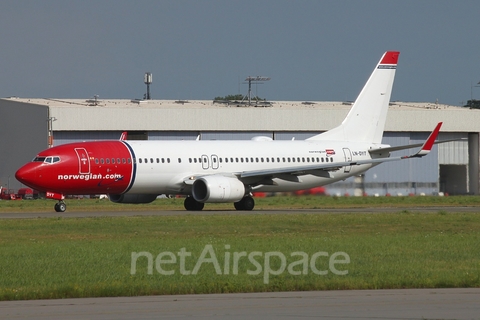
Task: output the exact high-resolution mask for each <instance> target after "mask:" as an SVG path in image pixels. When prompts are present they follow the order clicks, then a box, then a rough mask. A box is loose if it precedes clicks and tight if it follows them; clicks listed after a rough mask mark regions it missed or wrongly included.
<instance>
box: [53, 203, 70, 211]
mask: <svg viewBox="0 0 480 320" xmlns="http://www.w3.org/2000/svg"><path fill="white" fill-rule="evenodd" d="M54 208H55V211H56V212H65V211H66V210H67V205H66V204H65V202H57V203H55V207H54Z"/></svg>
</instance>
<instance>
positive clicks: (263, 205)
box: [0, 196, 480, 214]
mask: <svg viewBox="0 0 480 320" xmlns="http://www.w3.org/2000/svg"><path fill="white" fill-rule="evenodd" d="M255 202H256V205H255V210H274V209H318V208H367V207H377V208H378V207H384V208H387V207H398V208H400V207H412V206H415V207H432V206H478V207H480V196H450V197H434V196H427V197H409V196H406V197H330V196H301V197H296V196H276V197H267V198H255ZM66 203H67V214H68V212H69V211H122V210H123V211H132V210H141V211H148V210H184V208H183V199H181V198H178V199H158V200H156V201H154V202H152V203H148V204H117V203H113V202H110V201H109V200H107V199H102V200H99V199H67V200H66ZM54 204H55V201H53V200H18V201H11V200H5V201H0V212H52V211H53V205H54ZM232 209H233V205H232V204H231V203H207V204H206V205H205V210H232Z"/></svg>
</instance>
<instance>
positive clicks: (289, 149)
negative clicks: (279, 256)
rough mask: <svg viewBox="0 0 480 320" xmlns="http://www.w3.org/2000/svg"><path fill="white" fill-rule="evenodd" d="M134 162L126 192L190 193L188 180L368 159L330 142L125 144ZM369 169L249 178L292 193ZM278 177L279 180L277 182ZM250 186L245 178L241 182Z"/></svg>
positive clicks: (358, 147) (355, 148)
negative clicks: (266, 180) (268, 180)
mask: <svg viewBox="0 0 480 320" xmlns="http://www.w3.org/2000/svg"><path fill="white" fill-rule="evenodd" d="M127 143H128V144H129V145H130V146H131V148H132V150H133V151H134V156H135V159H136V178H135V182H134V184H133V186H132V188H131V189H130V191H129V193H149V194H151V193H156V194H169V193H175V194H182V193H185V194H188V193H189V192H190V189H189V188H188V183H185V181H186V180H187V179H188V177H192V180H193V179H194V178H198V177H201V176H205V175H214V174H215V175H226V176H233V175H239V174H241V173H243V172H252V171H262V170H272V169H279V170H281V169H284V168H297V167H298V168H302V167H306V166H314V165H318V164H325V163H332V164H335V163H336V162H338V163H340V162H346V161H348V162H349V161H357V160H366V159H370V154H369V153H368V149H369V148H371V147H372V145H371V144H367V143H358V142H355V143H348V142H333V141H332V142H328V141H248V140H247V141H148V142H146V141H127ZM372 166H373V164H366V165H358V166H342V167H340V168H338V169H337V170H330V171H322V170H319V172H318V174H305V175H301V174H300V175H298V177H297V176H292V175H290V174H285V175H284V176H282V175H281V174H280V175H278V174H277V175H276V176H277V177H274V178H273V179H272V180H273V184H272V183H270V184H262V183H258V181H256V179H257V180H258V178H254V179H251V180H252V183H253V184H254V185H255V186H254V187H253V188H254V190H258V191H279V192H282V191H294V190H301V189H308V188H312V187H315V186H322V185H325V184H329V183H332V182H335V181H339V180H344V179H346V178H348V177H350V176H354V175H358V174H360V173H362V172H364V171H366V170H367V169H369V168H371V167H372ZM278 176H279V177H278ZM243 180H244V182H245V184H247V185H248V184H249V179H248V178H245V179H243Z"/></svg>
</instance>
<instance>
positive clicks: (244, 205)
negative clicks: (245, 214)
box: [233, 197, 255, 211]
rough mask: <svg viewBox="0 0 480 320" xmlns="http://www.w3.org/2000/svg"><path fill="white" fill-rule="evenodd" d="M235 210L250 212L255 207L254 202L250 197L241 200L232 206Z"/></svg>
mask: <svg viewBox="0 0 480 320" xmlns="http://www.w3.org/2000/svg"><path fill="white" fill-rule="evenodd" d="M233 206H234V207H235V209H237V210H242V211H251V210H253V208H254V207H255V200H253V198H252V197H244V198H243V199H242V200H240V201H238V202H235V203H234V204H233Z"/></svg>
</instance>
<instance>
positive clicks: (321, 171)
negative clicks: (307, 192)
mask: <svg viewBox="0 0 480 320" xmlns="http://www.w3.org/2000/svg"><path fill="white" fill-rule="evenodd" d="M441 126H442V122H439V123H438V124H437V126H436V127H435V129H434V130H433V131H432V133H430V135H429V136H428V138H427V140H425V142H424V143H423V144H418V145H417V144H415V145H405V146H398V147H389V148H382V149H374V150H370V151H369V152H370V154H371V155H372V156H377V158H372V159H365V160H358V161H345V162H335V163H322V164H312V165H307V166H298V167H289V168H283V169H269V170H253V171H243V172H240V173H237V176H238V178H239V179H242V178H248V177H267V176H268V177H272V178H280V179H283V178H285V175H286V174H289V175H293V176H300V175H306V174H313V175H318V176H329V172H330V171H336V170H339V169H341V168H342V167H344V166H355V165H362V164H377V163H383V162H390V161H398V160H404V159H409V158H419V157H423V156H426V155H427V154H428V153H430V151H431V150H432V147H433V145H434V144H435V143H443V142H448V141H453V140H445V141H437V142H436V141H435V140H436V139H437V136H438V133H439V132H440V127H441ZM455 140H457V139H455ZM419 146H421V148H420V150H419V151H418V152H416V153H414V154H412V155H409V156H401V157H389V156H390V151H397V150H403V149H409V148H415V147H419ZM384 153H386V154H387V155H386V156H385V157H383V158H381V157H378V156H379V155H380V154H384ZM287 180H288V179H287Z"/></svg>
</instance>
